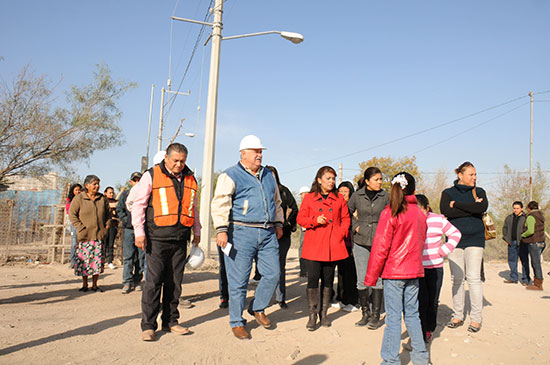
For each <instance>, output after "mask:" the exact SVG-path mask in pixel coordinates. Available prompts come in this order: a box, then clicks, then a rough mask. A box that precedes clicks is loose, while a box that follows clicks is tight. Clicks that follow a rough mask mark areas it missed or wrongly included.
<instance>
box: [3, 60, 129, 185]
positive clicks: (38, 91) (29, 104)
mask: <svg viewBox="0 0 550 365" xmlns="http://www.w3.org/2000/svg"><path fill="white" fill-rule="evenodd" d="M135 86H136V84H134V83H129V82H125V81H115V80H113V79H112V78H111V74H110V71H109V68H108V67H107V66H106V65H104V64H101V65H98V66H97V70H96V71H95V72H94V80H93V82H92V83H90V84H89V85H86V86H83V87H77V86H73V87H72V88H71V90H70V92H68V93H67V106H59V105H56V103H57V100H56V99H55V98H54V91H55V88H56V86H52V85H51V83H50V82H48V81H47V79H46V78H45V77H44V76H40V77H38V76H35V75H34V74H33V73H32V72H31V71H30V70H29V67H28V66H27V67H25V68H24V69H23V70H22V71H21V73H20V74H19V75H18V77H17V78H16V79H15V80H14V81H13V82H12V83H11V85H9V84H6V83H2V84H1V85H0V183H3V182H6V179H7V178H9V177H10V176H15V175H42V174H45V173H46V172H49V171H50V170H52V169H53V168H54V167H58V168H60V169H61V170H64V171H65V172H69V171H70V170H71V165H72V164H73V163H75V162H79V161H85V160H87V159H89V157H90V156H91V155H92V153H93V152H94V151H97V150H105V149H108V148H110V147H112V146H115V145H120V144H121V143H122V142H123V140H124V139H123V137H122V135H121V130H120V128H119V126H118V125H117V123H118V121H119V120H120V118H121V116H122V113H121V111H120V110H119V108H118V105H117V103H118V101H119V99H120V98H121V97H122V96H123V95H124V94H125V93H126V91H128V90H129V89H130V88H133V87H135Z"/></svg>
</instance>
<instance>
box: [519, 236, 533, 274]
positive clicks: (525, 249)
mask: <svg viewBox="0 0 550 365" xmlns="http://www.w3.org/2000/svg"><path fill="white" fill-rule="evenodd" d="M519 259H520V260H521V282H522V283H529V282H531V274H530V272H529V244H528V243H520V245H519Z"/></svg>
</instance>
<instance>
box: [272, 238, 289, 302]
mask: <svg viewBox="0 0 550 365" xmlns="http://www.w3.org/2000/svg"><path fill="white" fill-rule="evenodd" d="M289 248H290V236H288V237H281V239H280V240H279V270H280V271H281V273H280V275H279V284H277V288H276V289H275V300H276V301H277V302H284V301H285V300H286V255H287V254H288V249H289Z"/></svg>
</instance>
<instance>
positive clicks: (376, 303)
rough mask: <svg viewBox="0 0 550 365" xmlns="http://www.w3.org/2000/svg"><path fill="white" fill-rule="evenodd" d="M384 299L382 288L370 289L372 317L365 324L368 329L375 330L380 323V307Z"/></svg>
mask: <svg viewBox="0 0 550 365" xmlns="http://www.w3.org/2000/svg"><path fill="white" fill-rule="evenodd" d="M383 299H384V289H373V290H372V317H371V319H370V321H369V323H368V324H367V327H368V328H369V330H375V329H377V328H378V327H380V326H381V325H382V322H381V321H380V309H381V308H382V300H383Z"/></svg>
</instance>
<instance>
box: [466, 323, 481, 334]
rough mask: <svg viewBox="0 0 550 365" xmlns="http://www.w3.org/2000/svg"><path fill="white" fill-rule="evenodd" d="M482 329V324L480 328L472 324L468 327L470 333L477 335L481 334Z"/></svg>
mask: <svg viewBox="0 0 550 365" xmlns="http://www.w3.org/2000/svg"><path fill="white" fill-rule="evenodd" d="M480 329H481V323H480V324H479V326H478V327H476V326H473V325H472V324H470V325H469V326H468V332H472V333H476V332H479V330H480Z"/></svg>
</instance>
